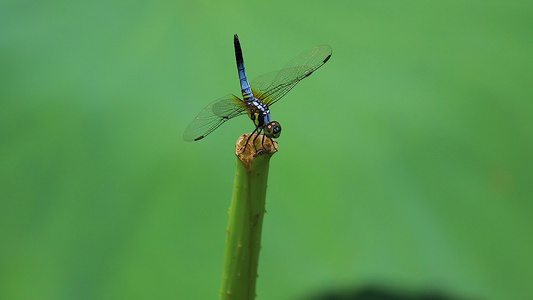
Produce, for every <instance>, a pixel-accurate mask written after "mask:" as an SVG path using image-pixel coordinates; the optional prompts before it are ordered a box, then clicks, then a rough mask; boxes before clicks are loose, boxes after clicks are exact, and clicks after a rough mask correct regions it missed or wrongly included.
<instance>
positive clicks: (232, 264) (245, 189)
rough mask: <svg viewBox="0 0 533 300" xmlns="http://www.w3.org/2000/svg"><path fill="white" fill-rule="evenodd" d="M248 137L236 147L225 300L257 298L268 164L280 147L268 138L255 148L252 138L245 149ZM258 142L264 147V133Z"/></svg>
mask: <svg viewBox="0 0 533 300" xmlns="http://www.w3.org/2000/svg"><path fill="white" fill-rule="evenodd" d="M248 136H249V135H243V136H241V137H240V138H239V140H238V141H237V146H236V154H237V163H236V166H237V173H236V177H235V186H234V190H233V198H232V200H231V207H230V209H229V225H228V228H227V237H226V255H225V259H224V273H223V277H222V289H221V291H220V299H222V300H226V299H232V300H250V299H254V298H255V283H256V278H257V276H258V275H257V267H258V261H259V250H260V249H261V230H262V227H263V215H264V213H265V198H266V188H267V180H268V167H269V162H270V157H272V155H273V154H274V153H275V152H276V151H277V150H276V148H275V147H274V145H273V144H272V142H271V141H270V140H269V139H265V141H264V143H263V144H264V148H261V149H258V151H254V150H255V148H254V146H253V144H252V140H253V139H254V138H253V137H252V138H251V139H250V143H249V144H248V146H246V149H245V151H243V149H242V148H243V147H244V145H245V144H246V142H247V140H248ZM256 141H257V143H258V144H259V146H261V143H262V142H261V141H262V135H260V136H259V137H258V138H257V139H256ZM274 143H275V142H274ZM256 146H257V145H256Z"/></svg>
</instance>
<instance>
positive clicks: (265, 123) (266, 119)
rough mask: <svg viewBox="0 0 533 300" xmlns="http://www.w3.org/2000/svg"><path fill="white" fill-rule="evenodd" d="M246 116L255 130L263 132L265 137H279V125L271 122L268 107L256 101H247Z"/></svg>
mask: <svg viewBox="0 0 533 300" xmlns="http://www.w3.org/2000/svg"><path fill="white" fill-rule="evenodd" d="M248 116H249V117H250V119H252V121H253V122H254V124H255V126H256V127H257V128H259V129H261V130H264V132H265V135H266V136H267V137H269V138H277V137H279V136H280V134H281V125H280V124H279V123H278V122H276V121H272V119H271V116H270V109H269V108H268V105H266V104H264V103H263V102H261V101H259V100H257V99H254V100H252V101H249V102H248Z"/></svg>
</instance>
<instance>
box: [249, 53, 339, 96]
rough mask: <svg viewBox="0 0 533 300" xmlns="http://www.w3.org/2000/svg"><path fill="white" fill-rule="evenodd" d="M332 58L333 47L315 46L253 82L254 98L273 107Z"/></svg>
mask: <svg viewBox="0 0 533 300" xmlns="http://www.w3.org/2000/svg"><path fill="white" fill-rule="evenodd" d="M330 57H331V47H330V46H328V45H319V46H315V47H313V48H311V49H309V50H307V51H306V52H304V53H302V54H300V55H298V56H297V57H295V58H294V59H293V60H291V61H290V62H288V63H287V64H286V65H285V67H283V69H281V70H280V71H278V72H273V73H267V74H265V75H262V76H259V77H258V78H256V79H254V80H252V81H251V86H252V90H253V93H254V97H255V98H257V99H260V100H262V101H263V102H264V103H266V104H267V105H272V104H274V103H275V102H276V101H278V100H279V99H281V97H283V96H284V95H285V94H286V93H287V92H288V91H290V90H291V89H292V88H293V87H294V86H295V85H296V84H297V83H298V82H300V80H302V79H304V78H305V77H307V76H309V75H311V74H312V73H313V72H314V71H315V70H316V69H318V68H320V67H321V66H323V65H324V64H325V63H326V62H327V61H328V60H329V58H330Z"/></svg>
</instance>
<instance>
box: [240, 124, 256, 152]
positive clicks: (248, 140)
mask: <svg viewBox="0 0 533 300" xmlns="http://www.w3.org/2000/svg"><path fill="white" fill-rule="evenodd" d="M258 129H259V128H258V127H256V128H255V129H254V131H252V133H250V136H248V139H247V140H246V144H244V148H243V149H242V153H244V151H246V147H247V146H248V142H250V139H251V138H252V136H253V135H254V133H256V132H257V130H258ZM258 134H259V133H258ZM256 137H257V136H256ZM253 142H254V144H255V139H254V140H253ZM256 150H257V149H256Z"/></svg>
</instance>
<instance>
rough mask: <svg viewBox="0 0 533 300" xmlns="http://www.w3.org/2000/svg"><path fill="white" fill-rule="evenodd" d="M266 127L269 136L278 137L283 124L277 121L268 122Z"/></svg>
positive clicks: (266, 133)
mask: <svg viewBox="0 0 533 300" xmlns="http://www.w3.org/2000/svg"><path fill="white" fill-rule="evenodd" d="M264 129H265V135H266V136H267V137H268V138H278V137H279V135H280V134H281V125H279V123H278V122H276V121H271V122H268V123H267V124H266V125H265V128H264Z"/></svg>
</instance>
